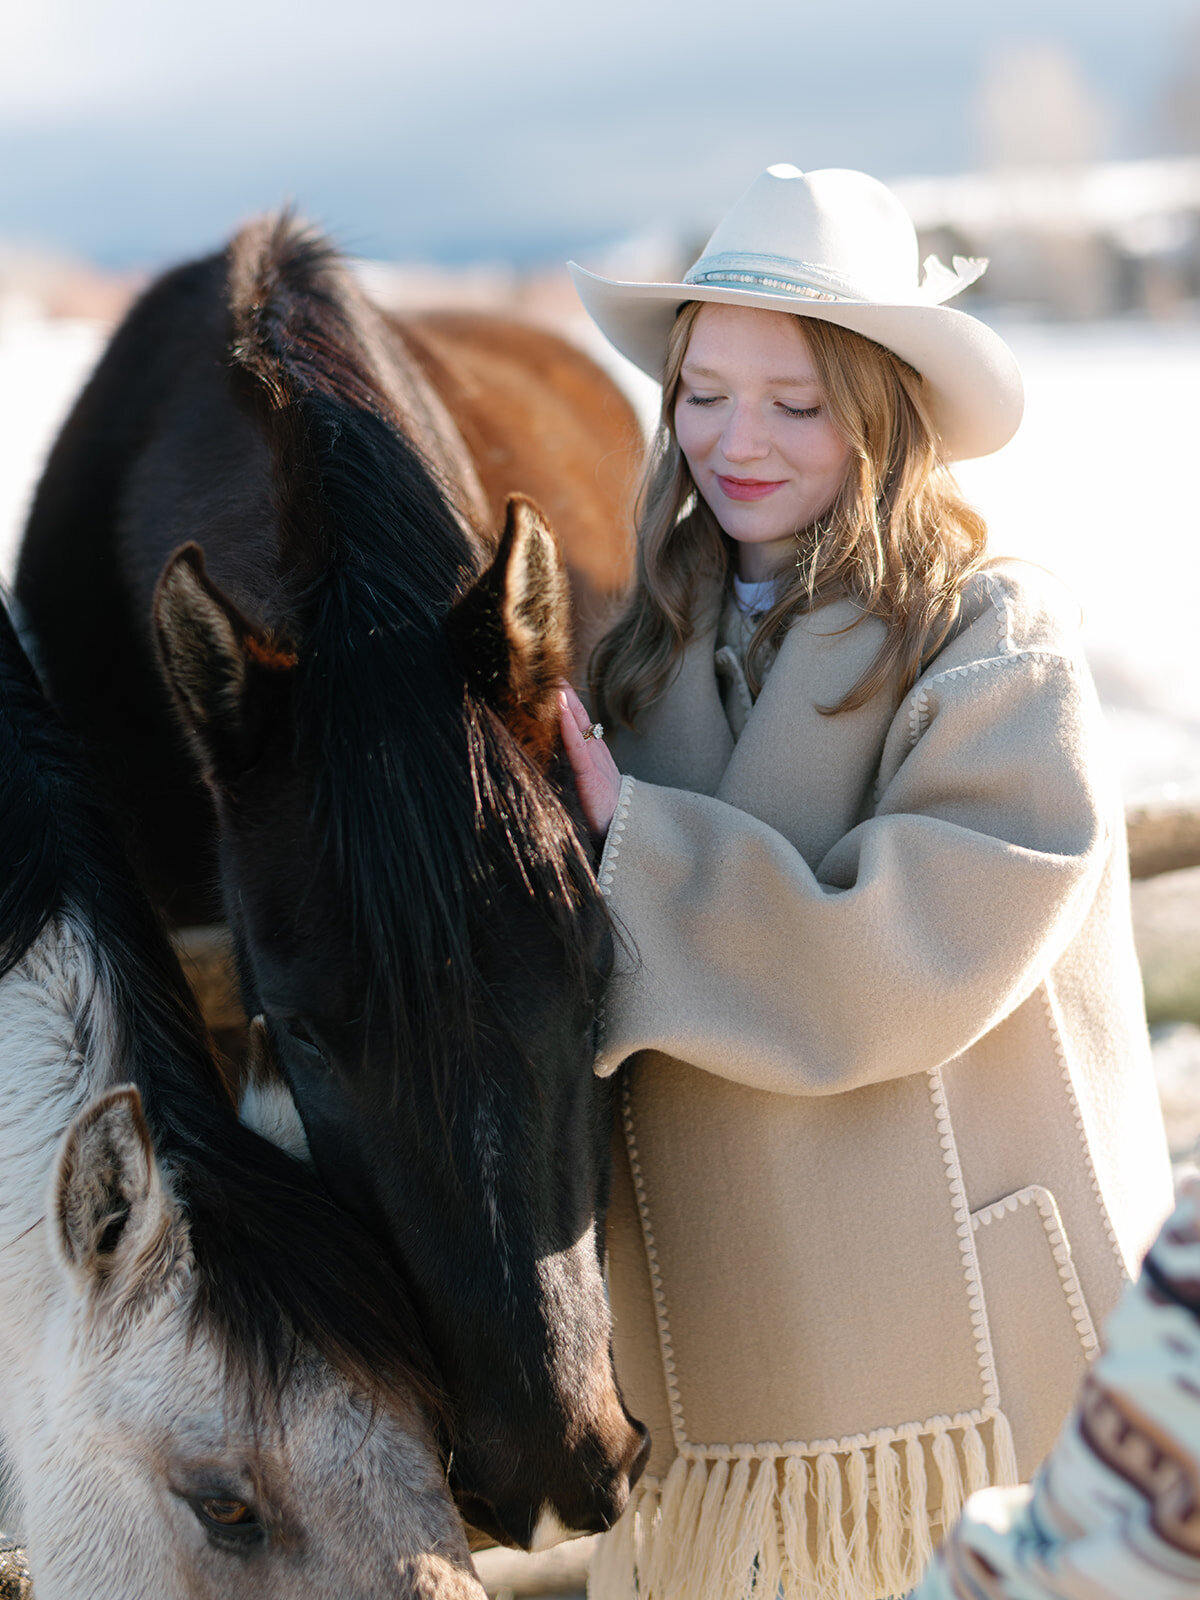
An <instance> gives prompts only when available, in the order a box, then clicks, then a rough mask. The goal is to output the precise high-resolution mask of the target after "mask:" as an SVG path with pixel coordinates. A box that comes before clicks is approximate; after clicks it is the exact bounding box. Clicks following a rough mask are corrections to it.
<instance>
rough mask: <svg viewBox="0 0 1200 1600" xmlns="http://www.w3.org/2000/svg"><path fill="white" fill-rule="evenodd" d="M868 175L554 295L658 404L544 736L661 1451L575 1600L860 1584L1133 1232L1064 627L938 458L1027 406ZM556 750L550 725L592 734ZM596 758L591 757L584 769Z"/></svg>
mask: <svg viewBox="0 0 1200 1600" xmlns="http://www.w3.org/2000/svg"><path fill="white" fill-rule="evenodd" d="M982 267H983V263H975V262H964V261H961V260H956V262H955V270H954V271H953V272H950V271H949V270H948V269H946V268H944V267H941V266H940V265H939V264H938V263H936V262H933V261H931V262H928V263H926V268H925V278H924V281H923V283H921V284H920V285H919V284H918V272H917V253H916V238H915V234H914V231H913V228H912V224H911V222H910V221H909V219H908V217H907V215H906V214H905V213H904V211H903V209H902V208H901V207H900V205H899V203H898V202H897V201H896V199H895V198H894V196H892V195H891V194H890V193H889V191H888V190H886V189H885V188H884V187H883V186H882V185H881V184H878V183H876V182H875V181H874V180H873V179H871V178H868V177H866V176H865V175H864V174H862V173H853V172H845V171H825V172H814V173H809V174H803V173H800V172H798V171H797V170H796V169H795V168H792V167H773V168H771V169H770V170H769V171H768V172H766V173H764V174H763V175H762V176H761V177H760V178H759V179H758V180H757V182H756V183H755V184H754V185H753V186H752V188H751V189H750V190H749V191H748V193H747V194H746V196H744V197H743V199H742V200H741V201H740V202H739V203H738V205H737V206H736V207H735V208H734V210H733V211H732V212H731V213H730V214H729V216H728V217H727V218H726V219H725V221H724V222H723V223H722V224H721V225H720V227H719V228H718V229H717V232H716V233H715V234H714V235H713V238H712V239H711V240H710V241H709V244H708V246H707V247H706V249H705V252H704V254H703V256H702V257H701V259H700V260H699V261H698V262H697V263H696V265H695V266H694V267H693V268H692V269H691V270H690V271H689V272H688V273H687V274H686V276H685V278H684V280H683V282H681V283H678V284H623V283H614V282H611V281H608V280H605V279H599V278H595V277H593V276H592V275H590V274H587V273H584V272H582V271H580V270H578V269H574V272H575V281H576V285H577V287H578V289H579V291H580V294H581V296H582V298H583V301H584V304H585V305H586V306H587V308H588V310H589V312H590V313H591V315H592V316H593V317H594V319H595V320H596V321H597V322H598V324H599V325H600V327H601V329H602V330H603V331H604V332H605V333H606V334H607V336H608V337H609V338H610V339H611V340H612V342H613V343H614V344H615V345H616V346H617V348H618V349H620V350H622V351H623V352H624V353H625V354H626V355H628V356H630V357H631V358H632V359H633V360H635V361H637V362H638V363H639V364H640V365H641V366H642V367H643V368H644V369H645V370H647V371H649V372H652V373H654V374H655V375H656V376H658V377H660V378H661V380H662V382H663V412H662V428H661V430H660V433H659V438H658V443H657V445H656V449H655V451H654V454H653V460H652V463H651V467H650V470H649V475H648V479H647V485H646V488H645V491H644V494H643V497H642V505H641V512H640V520H639V566H638V578H637V584H636V588H635V592H634V594H633V596H632V598H631V601H630V603H629V608H628V610H627V612H626V614H625V616H624V617H623V619H622V620H621V621H620V622H619V623H618V625H617V627H616V628H615V629H614V631H613V633H612V634H611V635H610V636H609V637H608V639H607V640H606V641H604V643H603V644H602V646H601V648H600V650H599V652H598V656H597V660H596V662H595V671H594V691H595V696H596V704H597V711H598V715H599V716H600V717H601V718H602V719H603V720H604V721H605V722H608V723H609V724H610V725H615V724H619V725H620V727H619V732H617V733H616V734H615V736H614V738H613V744H612V754H611V755H610V753H609V750H608V748H607V747H606V745H605V743H604V741H603V739H602V737H601V730H600V729H599V728H598V727H597V726H596V725H593V724H589V722H588V718H587V715H586V713H585V712H584V710H583V708H582V706H581V705H580V704H579V703H578V701H577V700H574V699H573V698H572V699H570V700H569V701H568V700H567V699H566V698H564V708H563V719H564V738H565V740H566V743H567V748H568V752H569V754H570V757H571V760H572V763H573V766H574V768H575V771H576V775H577V779H578V783H579V788H580V794H581V797H582V798H583V801H584V805H585V810H586V811H587V813H588V816H589V820H590V821H591V823H592V825H593V827H594V828H595V829H596V830H597V832H598V833H601V834H603V835H605V836H606V842H605V847H604V854H603V858H602V861H601V866H600V881H601V885H602V887H603V888H604V891H605V893H606V894H607V895H608V897H609V900H610V905H611V909H612V912H613V917H614V922H615V924H616V926H617V928H618V929H619V930H620V934H621V943H622V956H621V958H620V960H619V963H618V970H617V972H616V974H615V976H614V977H613V979H612V982H611V984H610V986H609V990H608V994H607V996H606V1001H605V1006H604V1013H603V1016H602V1018H601V1027H600V1046H599V1057H598V1066H597V1070H598V1071H599V1072H601V1073H605V1074H607V1073H612V1072H615V1071H616V1070H617V1069H618V1068H622V1067H623V1068H624V1071H623V1073H622V1088H621V1126H620V1130H619V1132H620V1140H621V1144H622V1146H623V1149H622V1150H621V1151H619V1152H618V1160H617V1169H616V1179H615V1192H614V1199H613V1205H612V1211H611V1215H610V1222H609V1231H608V1239H609V1257H610V1284H611V1292H612V1300H613V1308H614V1318H615V1333H614V1349H615V1355H616V1362H617V1369H618V1375H619V1377H620V1379H621V1382H622V1385H623V1388H624V1391H625V1397H626V1400H627V1402H628V1404H629V1405H630V1407H631V1408H632V1410H633V1411H634V1413H635V1414H636V1415H638V1416H640V1417H641V1418H643V1420H645V1421H646V1422H647V1423H648V1424H649V1425H650V1427H651V1430H652V1434H653V1439H654V1449H653V1454H652V1457H651V1461H650V1465H649V1468H648V1471H647V1475H646V1478H645V1479H644V1480H643V1483H642V1484H641V1485H640V1486H639V1489H638V1491H637V1494H636V1497H635V1504H634V1505H633V1507H631V1509H630V1511H629V1512H628V1513H627V1514H626V1516H625V1517H624V1518H622V1521H621V1523H620V1524H619V1525H618V1527H617V1528H616V1530H614V1532H613V1533H612V1534H611V1535H609V1536H608V1538H607V1539H606V1541H605V1544H604V1546H603V1547H602V1549H601V1552H600V1554H599V1556H598V1559H597V1562H596V1565H595V1567H594V1571H593V1593H594V1595H596V1596H598V1597H600V1600H609V1597H610V1596H612V1597H617V1596H622V1597H625V1596H629V1595H631V1594H632V1593H633V1592H634V1589H635V1587H636V1590H637V1593H638V1594H639V1596H641V1597H642V1600H646V1597H648V1596H649V1597H654V1600H668V1597H676V1596H677V1597H679V1600H684V1597H687V1600H700V1597H703V1596H711V1597H713V1600H719V1597H725V1596H733V1595H737V1594H741V1593H743V1592H746V1591H747V1590H748V1589H749V1588H751V1587H753V1588H754V1590H755V1593H757V1594H762V1595H765V1596H771V1595H773V1594H774V1593H775V1590H776V1587H777V1586H778V1584H780V1583H782V1585H783V1589H784V1592H785V1593H786V1594H789V1595H795V1596H802V1597H805V1600H809V1597H817V1596H823V1595H838V1596H848V1597H853V1600H875V1597H877V1596H881V1595H889V1594H896V1593H900V1592H901V1591H903V1590H904V1589H906V1588H908V1587H909V1586H910V1585H911V1584H912V1583H913V1582H915V1581H916V1578H917V1576H918V1575H919V1573H920V1570H921V1568H922V1567H923V1565H924V1562H925V1560H926V1559H927V1557H928V1554H929V1551H930V1549H931V1545H932V1543H933V1542H934V1541H936V1539H937V1538H938V1537H939V1536H940V1532H941V1530H942V1528H943V1527H944V1526H945V1525H946V1524H947V1523H948V1522H949V1521H950V1520H952V1519H953V1517H954V1516H955V1515H956V1514H957V1512H958V1509H959V1507H960V1505H961V1502H962V1499H963V1497H964V1494H965V1493H967V1492H969V1491H970V1490H973V1489H975V1488H977V1487H982V1486H983V1485H985V1484H988V1483H1006V1482H1014V1481H1016V1480H1017V1478H1018V1476H1027V1475H1028V1474H1029V1473H1030V1471H1031V1470H1032V1468H1033V1466H1034V1465H1035V1464H1036V1462H1037V1461H1038V1459H1039V1458H1040V1457H1041V1456H1042V1455H1043V1453H1044V1452H1045V1451H1046V1450H1047V1449H1048V1447H1049V1445H1050V1444H1051V1442H1052V1440H1053V1437H1054V1434H1055V1431H1056V1429H1057V1427H1058V1425H1059V1423H1060V1422H1061V1419H1062V1417H1063V1415H1064V1414H1065V1412H1066V1410H1067V1407H1068V1406H1069V1404H1070V1401H1071V1397H1072V1394H1073V1392H1074V1389H1075V1387H1076V1384H1077V1382H1078V1379H1079V1375H1080V1372H1081V1370H1082V1369H1083V1366H1084V1364H1085V1362H1086V1361H1087V1359H1088V1358H1089V1357H1090V1356H1091V1355H1092V1354H1094V1352H1095V1349H1096V1334H1095V1326H1096V1321H1097V1320H1098V1319H1099V1318H1100V1317H1102V1316H1103V1315H1104V1314H1105V1313H1106V1312H1107V1311H1108V1309H1109V1308H1110V1306H1111V1305H1112V1304H1113V1302H1114V1301H1115V1299H1116V1297H1117V1295H1118V1292H1119V1290H1120V1288H1121V1286H1122V1285H1123V1283H1124V1282H1125V1281H1126V1280H1127V1278H1128V1276H1129V1274H1130V1272H1131V1270H1132V1269H1133V1268H1134V1266H1135V1265H1136V1263H1137V1261H1138V1259H1139V1258H1140V1255H1141V1253H1142V1252H1143V1250H1144V1249H1145V1248H1146V1246H1147V1245H1148V1244H1149V1242H1150V1240H1151V1239H1152V1237H1153V1235H1154V1232H1155V1229H1156V1228H1157V1227H1158V1225H1159V1223H1160V1222H1161V1221H1162V1218H1163V1217H1164V1215H1165V1214H1166V1212H1167V1210H1168V1209H1169V1206H1170V1199H1171V1190H1170V1180H1169V1170H1168V1164H1167V1157H1166V1148H1165V1140H1164V1137H1163V1131H1162V1124H1161V1118H1160V1116H1159V1112H1158V1106H1157V1101H1156V1097H1155V1093H1154V1085H1153V1079H1152V1075H1151V1070H1150V1062H1149V1051H1148V1047H1147V1039H1146V1031H1145V1025H1144V1020H1143V1015H1142V1004H1141V989H1140V983H1139V977H1138V971H1137V966H1136V962H1135V957H1134V950H1133V943H1132V937H1131V932H1130V922H1129V904H1128V882H1127V877H1128V871H1127V862H1126V855H1125V845H1124V834H1123V827H1122V817H1121V810H1120V802H1119V796H1118V793H1117V789H1116V786H1115V784H1114V782H1113V779H1112V775H1111V774H1110V772H1109V770H1108V767H1107V763H1106V760H1105V756H1104V749H1103V733H1102V728H1101V722H1100V713H1099V708H1098V705H1097V702H1096V698H1095V693H1094V690H1093V688H1092V686H1091V683H1090V680H1089V678H1088V675H1087V670H1086V668H1085V666H1084V664H1083V661H1082V657H1081V655H1080V649H1079V641H1078V637H1077V633H1076V627H1075V617H1074V611H1075V608H1074V607H1073V606H1072V604H1071V602H1070V600H1069V598H1068V597H1067V596H1066V595H1065V594H1064V593H1063V592H1062V591H1061V589H1060V588H1059V586H1058V585H1057V583H1055V582H1054V581H1053V580H1050V579H1049V578H1048V577H1047V576H1046V575H1045V574H1043V573H1041V572H1040V571H1037V570H1034V569H1030V568H1027V567H1021V566H1019V565H1015V564H1013V565H1002V564H996V563H987V562H985V558H984V542H985V530H984V528H983V524H982V522H981V521H980V519H979V518H978V516H977V515H976V514H975V513H973V512H972V511H971V510H970V509H969V508H968V507H967V506H966V505H965V504H964V503H963V502H962V500H961V499H960V497H959V495H958V493H957V490H956V488H955V486H954V484H953V480H952V479H951V478H950V476H949V474H948V472H947V470H946V467H945V463H946V462H947V461H952V460H955V459H960V458H963V457H967V456H972V455H981V454H985V453H987V452H989V451H992V450H996V449H998V448H1000V446H1001V445H1003V444H1004V443H1005V442H1006V441H1007V439H1008V438H1009V437H1010V435H1011V434H1012V432H1013V431H1014V430H1015V428H1016V426H1017V422H1018V420H1019V417H1020V411H1021V386H1020V378H1019V375H1018V373H1017V370H1016V366H1015V363H1014V361H1013V359H1012V356H1011V354H1010V353H1009V352H1008V350H1007V348H1006V347H1005V345H1004V344H1003V342H1002V341H1001V340H1000V339H999V338H998V337H997V336H996V335H995V334H994V333H992V332H991V331H990V330H989V329H988V328H986V327H985V326H984V325H983V324H982V323H980V322H978V321H976V320H975V319H974V318H972V317H969V316H966V315H964V314H962V313H960V312H956V311H954V310H951V309H949V308H948V307H946V306H944V305H943V304H942V303H941V302H942V301H944V300H945V299H947V298H949V296H950V295H952V294H954V293H955V292H957V291H958V290H959V289H960V288H962V287H963V286H964V285H965V284H966V283H968V282H970V281H971V280H972V278H973V277H975V276H978V273H979V272H980V271H981V270H982ZM589 734H590V735H592V737H588V735H589ZM614 756H615V761H614V759H613V757H614Z"/></svg>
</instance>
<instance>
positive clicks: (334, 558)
mask: <svg viewBox="0 0 1200 1600" xmlns="http://www.w3.org/2000/svg"><path fill="white" fill-rule="evenodd" d="M229 281H230V301H231V314H232V319H233V336H234V337H233V350H234V359H235V376H234V382H235V388H236V389H237V391H238V393H239V398H240V399H241V401H242V403H243V404H247V405H249V406H250V407H251V408H252V409H253V410H254V412H255V413H256V415H257V416H258V419H259V423H260V426H261V428H262V430H263V433H264V435H265V438H266V440H267V443H268V446H269V448H270V452H271V458H272V463H273V472H274V483H275V499H276V506H277V515H278V525H279V534H280V552H281V571H283V572H284V573H285V575H291V576H290V581H292V582H294V583H295V585H296V586H295V589H294V594H293V599H292V626H293V629H294V631H295V633H296V634H297V649H298V654H299V663H300V664H299V667H298V668H297V692H296V697H295V708H296V709H295V718H296V742H297V755H298V756H299V757H301V758H303V756H304V753H305V752H307V754H308V758H309V760H310V761H312V762H313V763H314V771H315V779H316V786H315V792H314V821H315V822H316V824H317V826H318V828H319V830H320V835H321V837H322V839H323V841H324V849H325V852H326V857H327V860H328V861H329V862H330V864H331V866H332V868H333V871H334V873H335V875H336V881H337V882H338V883H339V885H340V886H341V888H342V889H343V890H344V892H345V894H346V895H347V898H348V902H349V913H350V918H351V923H352V927H353V929H354V932H355V937H356V938H357V939H359V940H361V941H363V942H364V943H366V944H368V945H369V946H370V953H371V955H372V957H373V959H372V960H371V961H370V962H368V963H367V966H368V967H369V968H370V969H371V970H373V971H375V972H377V973H381V974H386V981H387V983H388V991H387V992H386V993H381V994H376V995H373V996H368V1004H372V1003H374V1004H375V1005H378V1006H379V1007H380V1008H381V1009H382V1010H383V1011H384V1012H385V1014H386V1015H387V1016H388V1018H389V1020H390V1024H391V1027H392V1030H393V1040H394V1048H395V1054H396V1059H397V1060H398V1061H400V1062H409V1063H414V1062H421V1063H423V1064H428V1065H429V1066H430V1067H431V1068H436V1067H437V1066H438V1065H441V1066H442V1068H443V1069H444V1070H445V1071H446V1074H447V1079H448V1078H449V1076H450V1075H451V1069H452V1068H453V1067H454V1066H455V1065H462V1064H464V1063H465V1062H466V1061H468V1060H469V1059H470V1056H471V1044H470V1040H471V1033H472V1028H473V1026H474V1025H476V1023H477V1021H478V1018H479V1017H480V1015H481V1014H482V1013H487V1014H488V1015H489V1023H490V1025H492V1026H494V1025H495V1024H496V1023H497V1022H499V1024H500V1025H501V1026H504V1023H505V1019H504V1018H503V1017H497V1016H496V1011H495V1002H494V999H493V1000H492V1001H491V1004H490V1006H489V1004H488V1003H487V1002H486V1000H484V999H483V997H481V996H480V995H479V994H477V993H476V992H475V991H474V988H473V985H474V984H476V982H477V975H476V974H477V951H476V949H475V948H474V947H473V941H474V940H475V939H477V937H478V930H479V928H480V926H481V924H482V923H483V922H485V921H486V920H487V919H489V918H490V919H493V920H494V919H495V917H496V912H497V908H498V904H499V901H500V899H501V898H503V897H504V896H506V895H510V894H513V893H518V894H522V895H523V896H524V897H525V898H526V899H527V901H528V902H529V904H530V905H531V906H532V907H533V908H534V909H535V912H536V913H537V914H538V915H540V916H541V918H542V919H543V923H544V925H545V927H546V928H547V929H548V931H549V933H550V935H551V937H552V938H553V940H554V942H555V944H556V946H557V948H558V950H559V951H560V952H561V955H562V956H565V958H566V960H565V963H564V964H565V968H566V970H567V972H568V973H571V974H573V975H574V977H575V979H576V981H578V982H579V983H581V984H584V983H587V982H588V981H589V979H590V978H592V977H593V976H594V975H593V974H591V973H590V972H589V970H588V964H587V960H586V956H585V948H584V940H585V937H586V935H585V931H584V927H583V923H584V919H583V918H581V916H580V914H579V910H580V906H581V904H582V903H586V902H588V901H591V902H593V903H597V904H598V903H599V902H598V891H597V889H596V886H595V880H594V878H593V876H592V873H591V869H590V866H589V865H588V863H587V859H586V856H585V853H584V851H583V849H582V847H581V844H580V840H579V835H578V833H577V831H576V827H575V825H574V823H573V822H572V820H571V818H570V816H569V814H568V812H567V810H566V808H565V807H564V805H563V803H562V801H561V800H560V798H559V797H558V795H557V794H556V793H555V790H554V788H553V787H552V785H551V783H549V782H547V780H546V779H545V778H544V777H543V775H542V774H541V773H540V771H538V770H537V768H536V767H535V766H534V764H533V763H532V762H531V761H530V760H529V758H528V757H527V756H526V754H525V752H524V750H523V749H522V748H521V746H520V745H519V744H518V742H517V741H516V740H515V739H514V738H513V737H512V735H511V734H510V733H509V731H508V729H507V727H506V726H505V725H504V723H503V722H502V720H501V719H500V717H499V716H497V715H496V714H495V712H494V711H493V710H492V709H491V708H490V707H488V706H487V705H485V704H483V703H482V702H481V701H479V700H478V699H476V698H473V697H472V696H471V695H470V694H469V693H468V692H467V689H466V686H465V681H464V673H463V670H462V667H461V666H460V664H459V663H458V662H456V660H455V659H454V656H453V652H452V649H451V646H450V644H449V642H448V640H447V636H446V631H445V629H444V627H443V623H444V622H445V619H446V616H447V613H448V612H449V610H450V608H451V606H452V605H453V603H454V601H455V599H456V598H457V597H458V596H459V595H460V594H461V593H462V592H463V590H464V588H465V587H466V586H467V585H468V584H469V583H470V581H471V579H472V578H473V577H474V575H475V573H476V572H477V570H478V569H479V567H480V565H481V561H482V559H483V558H484V557H485V555H486V544H485V541H484V540H483V539H482V538H481V537H480V536H479V535H478V534H476V533H471V534H468V532H467V531H464V530H465V522H464V519H463V518H462V516H461V515H460V514H458V513H456V510H455V506H454V499H453V491H452V489H451V488H450V486H448V485H447V484H446V483H444V482H443V481H442V479H441V478H440V476H439V473H438V470H437V468H436V467H435V466H434V465H433V464H431V463H430V462H429V461H427V460H425V459H423V458H422V456H421V454H420V453H419V451H418V450H417V448H416V447H415V445H414V444H413V443H412V442H411V440H410V439H409V438H408V437H407V436H406V434H405V431H404V422H403V417H402V414H401V409H400V408H401V407H402V406H403V404H404V400H403V397H397V395H396V394H395V392H394V381H391V382H390V381H389V380H388V379H386V378H385V377H384V376H383V374H382V371H381V368H380V365H379V359H378V358H377V357H376V356H375V355H374V354H373V353H372V350H373V340H374V344H375V345H376V346H379V345H380V344H381V340H380V338H379V337H378V334H377V332H376V331H375V330H374V328H373V326H372V319H373V318H374V317H375V315H376V314H375V313H374V312H373V311H371V310H370V308H369V307H368V306H367V305H366V303H365V302H364V301H363V300H362V299H361V297H360V296H359V295H358V294H357V292H356V290H355V289H354V287H353V285H352V284H351V282H350V280H349V278H348V275H347V273H346V270H345V268H344V267H343V266H342V264H341V263H340V261H339V259H338V257H337V256H336V254H335V253H334V251H333V250H332V248H331V247H330V246H329V245H328V243H327V242H325V241H324V240H322V239H321V238H319V237H318V236H314V235H313V234H311V233H310V232H308V231H306V230H305V229H304V228H302V227H300V226H299V225H298V224H297V223H296V222H295V221H294V220H293V219H291V218H290V217H287V216H284V217H282V218H280V219H277V220H276V221H275V222H273V223H267V224H264V225H262V226H260V227H259V228H252V229H248V230H246V232H244V233H243V234H242V235H240V236H239V238H238V239H237V240H236V241H235V242H234V244H233V246H232V247H231V256H230V274H229ZM419 403H420V402H419V399H418V400H417V401H416V404H418V405H419ZM285 581H289V579H288V578H287V577H285ZM439 1057H440V1061H439Z"/></svg>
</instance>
